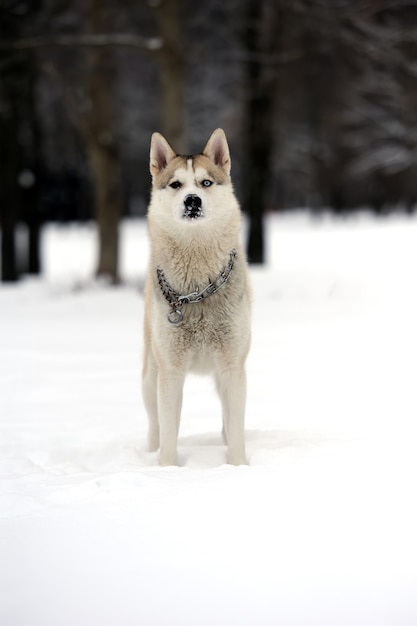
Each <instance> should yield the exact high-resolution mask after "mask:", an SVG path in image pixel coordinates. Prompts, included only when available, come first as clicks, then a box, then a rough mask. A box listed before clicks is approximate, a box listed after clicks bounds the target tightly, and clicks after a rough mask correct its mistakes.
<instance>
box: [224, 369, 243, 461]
mask: <svg viewBox="0 0 417 626" xmlns="http://www.w3.org/2000/svg"><path fill="white" fill-rule="evenodd" d="M217 388H218V390H219V394H220V399H221V402H222V409H223V438H224V439H225V441H226V443H227V447H228V461H229V463H230V464H231V465H246V463H247V460H246V452H245V404H246V373H245V370H244V369H236V370H235V369H232V370H227V371H223V373H222V375H221V377H219V378H218V379H217Z"/></svg>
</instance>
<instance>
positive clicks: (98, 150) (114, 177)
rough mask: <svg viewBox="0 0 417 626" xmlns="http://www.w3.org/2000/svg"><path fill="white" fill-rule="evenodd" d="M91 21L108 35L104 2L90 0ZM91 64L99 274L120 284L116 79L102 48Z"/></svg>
mask: <svg viewBox="0 0 417 626" xmlns="http://www.w3.org/2000/svg"><path fill="white" fill-rule="evenodd" d="M88 22H89V28H90V32H91V33H102V32H105V29H106V8H105V7H104V6H103V2H102V0H90V5H89V20H88ZM88 63H89V75H88V86H87V91H88V95H89V100H90V110H89V114H88V115H87V119H86V123H85V125H84V132H85V139H86V148H87V153H88V158H89V162H90V166H91V174H92V180H93V187H94V195H95V214H96V220H97V228H98V240H99V258H98V264H97V269H96V275H97V277H104V278H106V279H108V280H110V281H111V282H112V283H117V282H118V280H119V274H118V256H119V221H120V217H121V213H122V211H121V207H122V193H121V172H120V156H119V149H118V145H117V140H116V137H115V131H114V119H113V103H112V98H113V80H112V78H113V77H112V72H111V69H110V67H109V63H108V59H107V58H106V53H105V52H103V51H102V50H101V49H98V48H91V49H90V50H89V52H88Z"/></svg>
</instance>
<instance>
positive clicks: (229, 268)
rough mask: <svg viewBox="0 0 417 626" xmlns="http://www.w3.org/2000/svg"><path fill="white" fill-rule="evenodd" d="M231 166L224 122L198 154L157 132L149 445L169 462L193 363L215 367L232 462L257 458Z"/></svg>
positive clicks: (148, 323)
mask: <svg viewBox="0 0 417 626" xmlns="http://www.w3.org/2000/svg"><path fill="white" fill-rule="evenodd" d="M230 168H231V161H230V153H229V147H228V144H227V140H226V135H225V133H224V131H223V130H222V129H221V128H218V129H217V130H215V131H214V132H213V133H212V135H211V136H210V138H209V140H208V142H207V144H206V146H205V148H204V150H203V152H202V153H201V154H197V155H193V156H181V155H178V154H176V153H175V152H174V150H173V149H172V147H171V146H170V144H169V143H168V142H167V140H166V139H165V138H164V137H163V136H162V135H161V134H159V133H154V134H153V135H152V139H151V148H150V172H151V175H152V192H151V200H150V203H149V207H148V216H147V222H148V233H149V240H150V264H149V270H148V273H147V278H146V284H145V318H144V364H143V376H142V391H143V400H144V405H145V408H146V410H147V413H148V417H149V433H148V449H149V451H152V452H156V451H157V450H158V448H159V463H160V464H161V465H177V464H178V454H177V441H178V432H179V425H180V415H181V406H182V396H183V385H184V380H185V377H186V374H187V373H188V372H196V373H201V374H212V375H213V376H214V380H215V384H216V389H217V391H218V393H219V396H220V399H221V404H222V418H223V430H222V435H223V440H224V442H225V444H226V445H227V459H228V462H229V463H230V464H232V465H243V464H246V463H247V460H246V453H245V433H244V419H245V403H246V373H245V361H246V357H247V354H248V351H249V346H250V300H251V297H250V285H249V272H248V267H247V262H246V257H245V253H244V250H243V247H242V244H241V241H240V229H241V211H240V207H239V204H238V201H237V199H236V197H235V194H234V191H233V186H232V182H231V179H230Z"/></svg>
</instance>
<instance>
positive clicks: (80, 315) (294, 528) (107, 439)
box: [0, 213, 417, 626]
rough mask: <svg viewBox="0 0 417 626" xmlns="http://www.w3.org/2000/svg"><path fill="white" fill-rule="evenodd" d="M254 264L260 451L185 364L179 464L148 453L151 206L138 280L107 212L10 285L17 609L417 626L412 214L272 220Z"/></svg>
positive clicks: (7, 396) (46, 614) (3, 605)
mask: <svg viewBox="0 0 417 626" xmlns="http://www.w3.org/2000/svg"><path fill="white" fill-rule="evenodd" d="M267 235H268V244H269V245H268V249H269V259H268V264H267V266H266V267H265V268H253V269H252V270H251V273H252V282H253V291H254V307H253V308H254V310H253V346H252V350H251V354H250V358H249V361H248V385H249V394H248V406H247V447H248V457H249V462H250V465H249V466H247V467H237V468H236V467H231V466H228V465H226V464H225V463H226V454H225V449H224V447H223V445H222V443H221V438H220V410H219V404H218V401H217V399H216V397H215V394H214V389H213V385H212V383H211V381H209V380H208V379H205V378H197V377H193V378H190V379H188V380H187V384H186V390H185V402H184V410H183V415H182V423H181V432H180V446H179V451H180V461H181V467H178V468H160V467H158V465H157V462H156V455H155V454H151V453H148V452H146V448H145V440H146V416H145V414H144V409H143V406H142V402H141V397H140V384H139V381H140V367H141V350H142V336H141V332H142V330H141V323H142V308H143V300H142V293H141V285H142V283H143V274H144V269H145V266H146V258H147V250H148V244H147V239H146V231H145V224H144V222H142V221H133V222H125V223H124V224H123V228H122V241H123V246H122V250H123V256H122V260H121V265H122V273H123V276H124V278H125V283H124V286H123V287H118V288H113V289H112V288H108V287H106V286H104V285H97V284H96V283H94V282H93V281H92V279H91V276H92V272H93V265H94V256H95V247H96V245H95V231H94V229H93V228H92V227H91V226H83V227H81V226H77V227H75V226H72V227H58V226H49V227H48V228H47V229H46V231H45V233H44V238H43V258H44V264H45V276H44V278H43V279H42V280H33V279H32V280H26V281H23V282H22V283H20V284H18V285H17V286H2V287H1V288H0V350H1V352H0V353H1V362H0V469H1V477H2V480H1V494H0V495H1V500H0V558H1V567H0V624H1V625H2V626H56V625H57V624H59V625H60V626H75V625H76V626H92V625H94V624H100V626H107V625H108V626H113V625H115V624H123V626H130V625H132V626H133V625H135V626H136V625H139V624H140V625H144V626H145V625H146V626H161V625H163V624H168V623H169V624H174V625H177V624H178V625H180V626H191V625H193V626H194V625H197V624H198V626H206V625H207V626H209V625H210V626H212V625H213V624H216V626H223V625H225V626H226V625H228V626H229V625H230V624H239V625H240V626H246V625H252V624H262V626H269V625H271V626H272V625H274V626H276V625H277V624H283V625H284V626H292V625H294V626H299V625H306V626H313V625H314V626H316V625H317V626H327V625H328V626H335V625H336V624H337V626H343V625H345V624H346V625H352V624H355V626H362V625H364V626H365V625H366V626H370V625H372V624H378V626H384V625H387V626H412V625H413V626H414V625H415V624H416V623H417V594H416V589H417V539H416V530H415V529H416V528H417V514H416V513H417V505H416V496H415V482H416V471H417V460H416V454H415V440H416V434H417V420H416V418H417V394H416V379H415V373H416V354H417V333H416V319H417V281H416V279H415V271H416V268H417V245H416V237H417V220H416V218H408V219H407V218H406V217H393V218H389V219H386V220H384V221H376V220H374V219H372V218H371V217H369V216H367V215H366V214H365V213H364V214H360V215H359V216H357V217H356V218H351V219H349V220H335V219H333V218H331V217H329V216H324V217H323V218H322V219H321V220H316V221H314V220H312V219H311V218H309V217H308V215H307V214H304V213H299V214H293V215H283V216H274V217H269V218H268V223H267Z"/></svg>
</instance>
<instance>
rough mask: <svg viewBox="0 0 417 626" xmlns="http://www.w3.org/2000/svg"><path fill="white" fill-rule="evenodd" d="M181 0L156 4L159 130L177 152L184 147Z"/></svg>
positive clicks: (185, 144)
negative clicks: (160, 123)
mask: <svg viewBox="0 0 417 626" xmlns="http://www.w3.org/2000/svg"><path fill="white" fill-rule="evenodd" d="M182 4H183V0H162V1H161V2H158V3H157V4H156V6H155V16H156V21H157V26H158V34H159V36H160V37H161V39H162V47H161V49H160V50H158V51H156V52H155V56H156V60H157V63H158V66H159V80H160V89H161V106H162V129H161V130H162V133H163V134H164V135H165V136H166V138H167V139H168V141H169V142H170V143H171V145H172V146H173V147H174V148H175V150H176V151H177V152H179V153H182V154H185V153H186V151H187V141H186V133H185V116H184V109H185V104H184V102H185V98H184V80H185V77H184V52H183V51H184V37H183V33H182V29H181V24H182V20H181V8H182Z"/></svg>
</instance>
